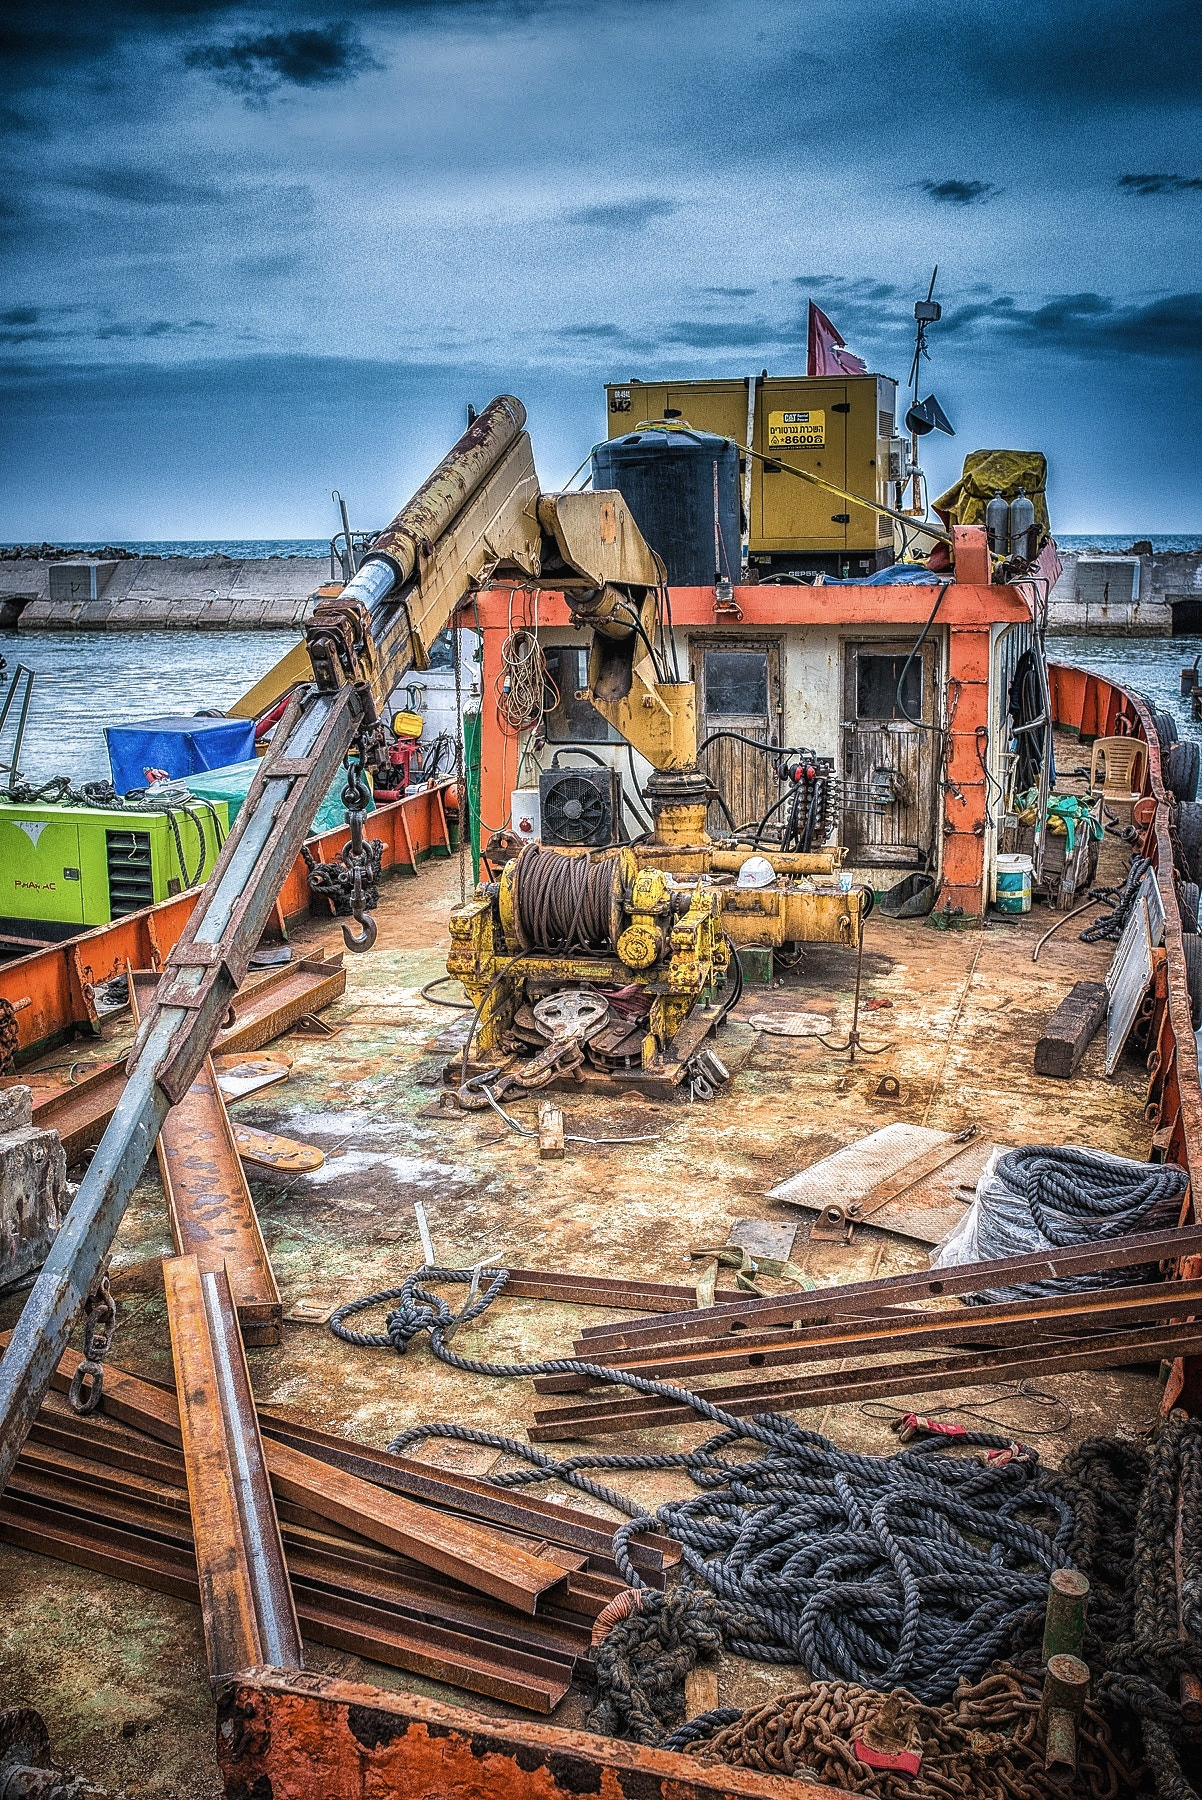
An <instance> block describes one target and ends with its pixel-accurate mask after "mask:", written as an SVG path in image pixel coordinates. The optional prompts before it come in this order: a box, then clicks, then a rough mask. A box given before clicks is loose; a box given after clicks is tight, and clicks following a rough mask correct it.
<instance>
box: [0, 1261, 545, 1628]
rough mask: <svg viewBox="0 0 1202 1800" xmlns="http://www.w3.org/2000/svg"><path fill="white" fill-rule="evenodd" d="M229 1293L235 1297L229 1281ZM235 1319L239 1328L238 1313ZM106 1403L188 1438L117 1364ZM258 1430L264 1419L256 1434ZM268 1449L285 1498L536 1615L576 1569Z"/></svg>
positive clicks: (169, 1398)
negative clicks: (540, 1601) (570, 1571)
mask: <svg viewBox="0 0 1202 1800" xmlns="http://www.w3.org/2000/svg"><path fill="white" fill-rule="evenodd" d="M194 1260H195V1259H194V1258H188V1257H177V1258H175V1259H173V1261H172V1262H169V1263H165V1264H164V1265H163V1266H164V1271H166V1270H168V1269H171V1268H174V1267H176V1266H177V1265H179V1264H182V1263H187V1262H193V1261H194ZM205 1279H206V1281H207V1280H208V1278H207V1277H206V1278H205ZM225 1291H226V1293H227V1295H228V1287H227V1288H226V1290H225ZM228 1323H229V1324H230V1325H232V1326H233V1328H234V1331H235V1334H236V1323H235V1322H234V1320H233V1316H232V1313H231V1315H230V1319H229V1321H228ZM7 1335H8V1334H6V1333H0V1345H3V1344H4V1343H6V1342H7ZM173 1337H174V1334H173ZM81 1360H82V1359H81V1358H80V1357H79V1356H78V1355H77V1354H76V1353H75V1352H74V1351H67V1352H66V1354H65V1355H64V1356H63V1357H62V1358H61V1360H60V1362H59V1364H58V1367H57V1370H56V1372H55V1376H54V1385H55V1386H56V1387H57V1388H59V1389H60V1391H62V1390H64V1389H66V1388H67V1387H68V1386H69V1385H70V1381H71V1377H72V1375H73V1374H74V1373H75V1370H76V1369H77V1368H78V1366H79V1363H80V1361H81ZM177 1381H178V1364H177ZM100 1404H101V1408H102V1410H103V1411H104V1412H106V1413H107V1414H108V1415H109V1417H110V1418H114V1419H117V1420H120V1421H121V1422H122V1423H124V1424H127V1425H132V1426H133V1427H134V1428H135V1429H136V1430H141V1431H145V1432H148V1433H149V1434H150V1436H152V1437H156V1438H159V1439H160V1440H161V1441H162V1442H164V1443H167V1444H172V1445H178V1444H179V1443H180V1442H181V1431H182V1421H181V1415H180V1408H179V1407H178V1406H177V1404H176V1397H175V1395H174V1394H173V1393H171V1392H170V1391H169V1390H168V1389H166V1388H161V1387H156V1386H155V1385H154V1383H152V1382H147V1381H142V1380H140V1379H139V1378H138V1377H137V1376H136V1375H130V1374H128V1373H127V1372H126V1371H125V1370H123V1369H119V1368H117V1367H116V1366H115V1365H114V1364H112V1363H106V1365H105V1371H104V1394H103V1398H102V1400H101V1403H100ZM252 1411H253V1409H252ZM257 1430H258V1427H257V1425H256V1427H255V1431H256V1434H257ZM263 1454H264V1460H265V1463H266V1467H267V1469H268V1472H269V1474H270V1479H271V1486H272V1488H273V1489H274V1491H275V1492H276V1493H277V1494H278V1495H279V1497H280V1498H281V1499H284V1500H288V1501H291V1502H292V1503H293V1504H295V1505H297V1506H302V1507H304V1508H306V1509H307V1510H308V1511H309V1512H311V1513H314V1514H316V1515H317V1516H318V1517H321V1518H324V1519H328V1520H332V1521H333V1522H334V1523H335V1524H341V1525H347V1526H349V1527H350V1529H351V1530H353V1531H356V1532H358V1533H359V1534H360V1536H362V1537H366V1538H370V1539H371V1540H372V1541H373V1542H374V1543H380V1544H383V1545H384V1546H385V1547H386V1548H388V1549H394V1550H399V1551H401V1552H403V1553H404V1554H405V1555H407V1556H410V1557H412V1558H413V1560H414V1561H415V1562H419V1563H421V1564H423V1566H425V1567H426V1568H431V1569H438V1570H440V1571H441V1572H442V1573H443V1574H445V1575H450V1576H452V1577H454V1579H455V1580H457V1581H462V1582H463V1583H464V1585H465V1586H467V1587H471V1588H473V1589H475V1590H476V1591H477V1592H479V1593H483V1594H490V1595H492V1596H493V1597H494V1598H496V1599H499V1600H503V1601H505V1602H506V1604H507V1605H510V1606H513V1607H515V1608H517V1610H518V1611H520V1612H526V1613H533V1612H534V1611H535V1610H536V1608H537V1606H538V1603H539V1600H540V1598H541V1597H542V1596H543V1595H546V1596H548V1597H550V1596H552V1595H554V1594H555V1593H556V1591H557V1590H559V1589H560V1588H561V1586H562V1584H564V1583H565V1582H566V1581H567V1580H568V1571H567V1570H565V1569H564V1568H563V1567H562V1566H561V1565H560V1564H558V1563H556V1562H553V1561H552V1560H551V1559H550V1557H543V1556H532V1555H531V1554H530V1553H529V1552H528V1551H526V1550H524V1549H522V1548H521V1546H520V1545H518V1544H516V1543H515V1542H514V1541H513V1540H512V1538H511V1537H510V1538H508V1539H507V1538H504V1537H502V1536H501V1534H500V1533H499V1532H498V1531H495V1530H492V1529H490V1528H488V1527H486V1526H484V1525H479V1524H476V1523H475V1522H474V1521H472V1520H469V1519H461V1518H456V1517H455V1516H454V1515H453V1514H451V1513H445V1512H435V1511H434V1510H433V1509H432V1508H430V1507H427V1506H420V1505H418V1504H416V1503H415V1502H413V1501H411V1500H407V1499H405V1498H404V1497H403V1496H402V1495H400V1494H397V1493H390V1492H387V1491H384V1490H382V1489H381V1488H379V1487H377V1486H375V1485H374V1484H373V1483H372V1482H370V1481H363V1480H359V1479H358V1478H357V1477H356V1476H354V1475H350V1474H346V1473H344V1472H343V1471H342V1470H341V1469H337V1468H335V1467H333V1466H332V1465H330V1464H329V1463H326V1462H322V1461H319V1460H318V1458H317V1457H315V1456H309V1455H308V1454H306V1453H304V1452H302V1451H299V1450H295V1449H293V1448H292V1447H291V1446H290V1445H288V1444H285V1443H280V1442H277V1441H274V1440H272V1439H268V1440H267V1442H266V1444H265V1445H264V1447H263Z"/></svg>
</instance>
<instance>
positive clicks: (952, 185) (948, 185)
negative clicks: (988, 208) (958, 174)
mask: <svg viewBox="0 0 1202 1800" xmlns="http://www.w3.org/2000/svg"><path fill="white" fill-rule="evenodd" d="M918 185H919V187H920V188H921V189H922V191H923V193H924V194H927V195H929V197H930V198H931V199H932V200H942V201H943V202H944V203H945V204H947V205H949V206H979V205H980V203H981V202H982V201H983V200H992V198H993V197H994V195H995V194H1000V193H1001V189H1000V188H997V187H995V186H994V185H993V183H992V181H965V180H963V179H959V178H955V177H953V178H951V179H949V180H947V181H920V182H919V183H918Z"/></svg>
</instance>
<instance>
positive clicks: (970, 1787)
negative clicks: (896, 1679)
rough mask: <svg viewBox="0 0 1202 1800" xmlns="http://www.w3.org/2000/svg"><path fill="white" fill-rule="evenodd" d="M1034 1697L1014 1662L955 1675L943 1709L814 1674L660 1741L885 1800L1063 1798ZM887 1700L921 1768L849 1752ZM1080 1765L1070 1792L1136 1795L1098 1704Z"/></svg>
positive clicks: (714, 1759)
mask: <svg viewBox="0 0 1202 1800" xmlns="http://www.w3.org/2000/svg"><path fill="white" fill-rule="evenodd" d="M1039 1702H1040V1683H1039V1680H1038V1678H1037V1677H1035V1676H1033V1675H1032V1674H1031V1673H1030V1672H1029V1671H1026V1670H1022V1669H1018V1668H1015V1667H1014V1666H1013V1664H1010V1663H999V1664H998V1665H997V1666H996V1667H995V1668H994V1670H993V1671H992V1673H990V1674H989V1675H987V1676H986V1677H985V1678H984V1680H983V1681H979V1682H977V1683H975V1684H973V1683H970V1682H967V1681H964V1682H961V1683H960V1685H959V1687H957V1689H956V1692H955V1694H954V1696H953V1698H952V1699H951V1700H950V1701H948V1702H947V1703H946V1704H945V1705H943V1706H940V1707H931V1706H923V1705H921V1704H920V1703H919V1702H917V1701H915V1700H914V1699H913V1698H912V1697H911V1696H910V1695H908V1694H898V1695H895V1696H894V1697H892V1701H891V1702H890V1697H888V1696H886V1695H884V1694H880V1693H874V1692H872V1691H871V1690H869V1689H867V1688H862V1687H857V1686H855V1685H854V1683H851V1682H835V1681H818V1682H814V1683H812V1684H811V1686H809V1687H807V1688H802V1689H800V1690H799V1691H798V1692H797V1693H793V1694H785V1695H782V1696H781V1698H780V1699H777V1700H771V1701H769V1702H768V1703H767V1704H766V1705H764V1706H760V1707H756V1708H754V1709H752V1710H751V1711H748V1712H743V1713H736V1714H735V1715H734V1717H733V1719H732V1718H730V1715H729V1713H727V1714H725V1715H719V1714H712V1715H705V1716H704V1717H703V1718H701V1719H698V1720H696V1721H694V1723H693V1724H692V1725H690V1726H685V1727H682V1729H681V1730H680V1731H678V1732H675V1733H674V1734H673V1735H672V1736H671V1737H670V1738H668V1739H667V1740H666V1742H665V1743H664V1745H663V1748H664V1749H671V1750H684V1751H686V1752H687V1753H688V1754H689V1755H690V1756H695V1757H696V1758H697V1759H698V1760H699V1761H700V1762H703V1763H725V1764H727V1765H728V1766H730V1767H733V1768H739V1769H759V1770H762V1771H763V1772H764V1773H765V1774H769V1775H795V1776H801V1777H806V1776H808V1777H809V1778H810V1779H811V1780H815V1781H820V1782H822V1783H824V1784H826V1785H829V1786H832V1787H842V1788H847V1789H849V1790H850V1791H851V1792H852V1793H855V1794H878V1795H882V1796H886V1797H887V1800H969V1797H971V1800H1016V1796H1018V1795H1022V1796H1023V1797H1024V1800H1026V1797H1027V1796H1030V1800H1063V1796H1064V1794H1065V1792H1066V1789H1065V1784H1064V1783H1063V1782H1062V1781H1058V1780H1056V1779H1055V1778H1054V1777H1053V1776H1051V1775H1048V1774H1046V1773H1045V1771H1044V1767H1043V1758H1044V1746H1043V1741H1042V1739H1041V1737H1040V1735H1039V1730H1038V1724H1039ZM887 1705H889V1707H890V1712H891V1713H892V1714H893V1718H892V1719H891V1720H890V1723H891V1724H899V1725H900V1727H901V1731H902V1733H903V1734H904V1740H903V1741H906V1742H907V1745H908V1746H911V1745H912V1747H913V1748H914V1749H916V1750H919V1751H920V1752H921V1755H922V1764H921V1767H920V1769H919V1771H918V1773H917V1774H916V1775H915V1774H909V1773H906V1772H904V1771H900V1770H887V1769H874V1768H871V1767H870V1766H869V1765H868V1764H867V1763H866V1762H862V1761H861V1760H860V1758H859V1757H858V1756H857V1755H856V1753H855V1749H854V1745H855V1743H856V1741H857V1740H858V1739H862V1738H863V1737H864V1734H865V1732H868V1733H869V1734H870V1735H871V1734H872V1728H873V1725H874V1724H875V1723H876V1722H877V1721H879V1720H880V1718H881V1714H882V1711H883V1709H884V1708H885V1707H886V1706H887ZM698 1726H700V1727H702V1728H703V1729H702V1731H700V1732H698V1731H697V1729H696V1727H698ZM1077 1760H1078V1767H1077V1779H1076V1781H1075V1782H1074V1784H1073V1786H1072V1789H1071V1790H1070V1791H1071V1792H1073V1793H1075V1794H1081V1793H1085V1794H1088V1795H1090V1797H1091V1800H1119V1796H1120V1795H1122V1796H1124V1797H1125V1796H1127V1795H1129V1794H1131V1793H1132V1792H1133V1791H1134V1782H1135V1770H1134V1769H1133V1768H1132V1767H1131V1766H1130V1765H1129V1764H1128V1763H1127V1762H1126V1761H1125V1760H1124V1759H1123V1758H1122V1757H1121V1756H1120V1755H1119V1754H1118V1752H1117V1751H1116V1750H1115V1748H1114V1745H1113V1743H1112V1741H1111V1734H1110V1730H1109V1727H1108V1726H1107V1723H1106V1720H1105V1719H1104V1718H1103V1716H1102V1714H1101V1713H1100V1712H1099V1710H1098V1708H1097V1707H1096V1706H1094V1705H1093V1704H1087V1705H1086V1708H1085V1713H1084V1717H1083V1719H1082V1721H1081V1724H1080V1726H1079V1729H1078V1752H1077Z"/></svg>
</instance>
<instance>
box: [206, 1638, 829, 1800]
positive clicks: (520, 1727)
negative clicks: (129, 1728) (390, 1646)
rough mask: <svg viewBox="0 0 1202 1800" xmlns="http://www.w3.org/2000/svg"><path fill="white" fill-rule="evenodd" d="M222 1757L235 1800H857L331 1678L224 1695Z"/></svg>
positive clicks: (253, 1686) (792, 1780)
mask: <svg viewBox="0 0 1202 1800" xmlns="http://www.w3.org/2000/svg"><path fill="white" fill-rule="evenodd" d="M217 1758H218V1762H219V1763H220V1766H221V1773H222V1775H223V1777H224V1779H225V1784H226V1793H227V1794H248V1795H249V1794H259V1793H262V1794H269V1793H274V1794H277V1795H284V1794H287V1795H288V1797H289V1800H385V1797H386V1796H387V1797H389V1800H392V1797H395V1800H419V1797H421V1796H427V1795H442V1794H448V1795H450V1794H453V1795H455V1796H456V1797H457V1800H536V1797H537V1800H580V1796H581V1795H595V1796H596V1797H597V1800H622V1797H623V1796H625V1797H626V1800H850V1796H849V1794H848V1792H847V1790H846V1789H845V1788H832V1787H828V1786H825V1785H821V1784H819V1783H817V1782H812V1781H808V1780H806V1779H805V1778H804V1777H802V1776H800V1775H794V1776H780V1775H761V1774H758V1773H756V1772H754V1771H752V1770H749V1769H733V1768H728V1767H726V1766H725V1765H724V1764H719V1765H717V1766H714V1765H712V1764H706V1763H702V1762H698V1761H696V1760H695V1759H694V1758H693V1757H689V1756H678V1755H675V1754H674V1753H672V1752H670V1751H666V1750H651V1749H647V1748H646V1747H645V1746H643V1745H641V1744H627V1743H622V1742H620V1741H619V1740H618V1739H617V1738H607V1737H599V1736H596V1735H595V1734H593V1733H590V1732H584V1731H566V1730H562V1729H559V1728H557V1727H555V1726H553V1725H534V1724H527V1723H526V1722H525V1721H524V1720H516V1719H497V1718H487V1717H485V1716H484V1714H482V1713H479V1712H474V1711H472V1710H471V1708H469V1707H459V1706H442V1705H440V1704H439V1703H438V1702H437V1701H434V1700H423V1699H420V1698H418V1697H417V1696H416V1695H414V1694H396V1693H383V1692H382V1691H381V1690H380V1689H379V1688H372V1687H367V1686H364V1685H362V1684H359V1683H353V1682H349V1681H339V1680H337V1679H336V1678H334V1677H332V1676H328V1675H316V1674H307V1675H305V1676H303V1677H299V1678H298V1677H294V1676H289V1675H277V1674H276V1673H275V1672H274V1671H272V1670H266V1671H258V1672H256V1673H255V1674H254V1675H251V1676H248V1677H244V1678H242V1679H240V1680H238V1681H236V1682H231V1683H229V1684H228V1685H227V1687H226V1688H225V1689H224V1690H223V1692H222V1693H221V1694H220V1695H219V1697H218V1705H217ZM256 1784H257V1785H256Z"/></svg>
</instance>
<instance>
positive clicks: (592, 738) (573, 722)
mask: <svg viewBox="0 0 1202 1800" xmlns="http://www.w3.org/2000/svg"><path fill="white" fill-rule="evenodd" d="M543 660H544V662H545V663H546V667H547V688H546V693H545V695H544V704H545V706H546V709H547V710H546V712H545V714H544V715H543V731H544V735H545V736H546V740H547V742H548V743H549V744H616V743H619V742H620V741H621V740H620V739H619V737H618V734H617V732H616V731H614V730H612V728H611V727H610V725H609V722H608V720H606V719H603V718H602V717H601V714H600V713H599V712H598V711H597V709H596V707H595V706H594V705H593V703H592V701H591V700H577V698H576V695H577V694H578V693H580V692H581V691H582V690H583V689H584V688H586V687H587V686H588V651H587V650H584V649H581V648H580V647H579V646H577V645H575V644H564V645H560V644H549V645H547V646H546V647H545V648H544V650H543Z"/></svg>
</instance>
